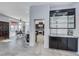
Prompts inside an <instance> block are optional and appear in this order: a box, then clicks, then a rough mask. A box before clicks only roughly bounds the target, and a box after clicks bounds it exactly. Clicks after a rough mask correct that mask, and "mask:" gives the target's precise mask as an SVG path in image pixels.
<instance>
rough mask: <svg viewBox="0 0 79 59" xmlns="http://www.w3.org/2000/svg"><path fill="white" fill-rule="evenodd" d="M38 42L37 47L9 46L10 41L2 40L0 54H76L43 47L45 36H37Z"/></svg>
mask: <svg viewBox="0 0 79 59" xmlns="http://www.w3.org/2000/svg"><path fill="white" fill-rule="evenodd" d="M37 38H38V41H37V42H38V43H37V45H36V46H35V47H33V48H32V47H24V46H20V47H19V48H18V47H15V48H13V49H11V48H9V42H0V56H75V55H77V54H76V53H75V52H71V51H65V50H57V49H46V48H43V36H42V35H41V34H39V35H38V36H37ZM22 39H23V38H22Z"/></svg>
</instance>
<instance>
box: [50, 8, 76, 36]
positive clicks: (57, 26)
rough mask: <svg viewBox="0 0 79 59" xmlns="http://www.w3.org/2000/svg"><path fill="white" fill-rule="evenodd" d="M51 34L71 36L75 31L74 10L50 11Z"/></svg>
mask: <svg viewBox="0 0 79 59" xmlns="http://www.w3.org/2000/svg"><path fill="white" fill-rule="evenodd" d="M49 22H50V23H49V27H50V33H51V34H56V35H57V34H62V35H69V34H70V35H72V34H73V33H71V32H73V31H72V29H75V8H72V9H62V10H52V11H50V21H49Z"/></svg>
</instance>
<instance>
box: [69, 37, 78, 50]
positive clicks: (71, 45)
mask: <svg viewBox="0 0 79 59" xmlns="http://www.w3.org/2000/svg"><path fill="white" fill-rule="evenodd" d="M77 42H78V39H77V38H68V49H69V50H71V51H77V45H78V43H77Z"/></svg>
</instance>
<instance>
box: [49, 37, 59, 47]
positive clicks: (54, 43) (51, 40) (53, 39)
mask: <svg viewBox="0 0 79 59" xmlns="http://www.w3.org/2000/svg"><path fill="white" fill-rule="evenodd" d="M57 40H58V39H57V38H56V37H49V48H57Z"/></svg>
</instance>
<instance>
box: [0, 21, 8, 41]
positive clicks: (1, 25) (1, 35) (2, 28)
mask: <svg viewBox="0 0 79 59" xmlns="http://www.w3.org/2000/svg"><path fill="white" fill-rule="evenodd" d="M7 38H9V22H3V21H0V40H3V39H7Z"/></svg>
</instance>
